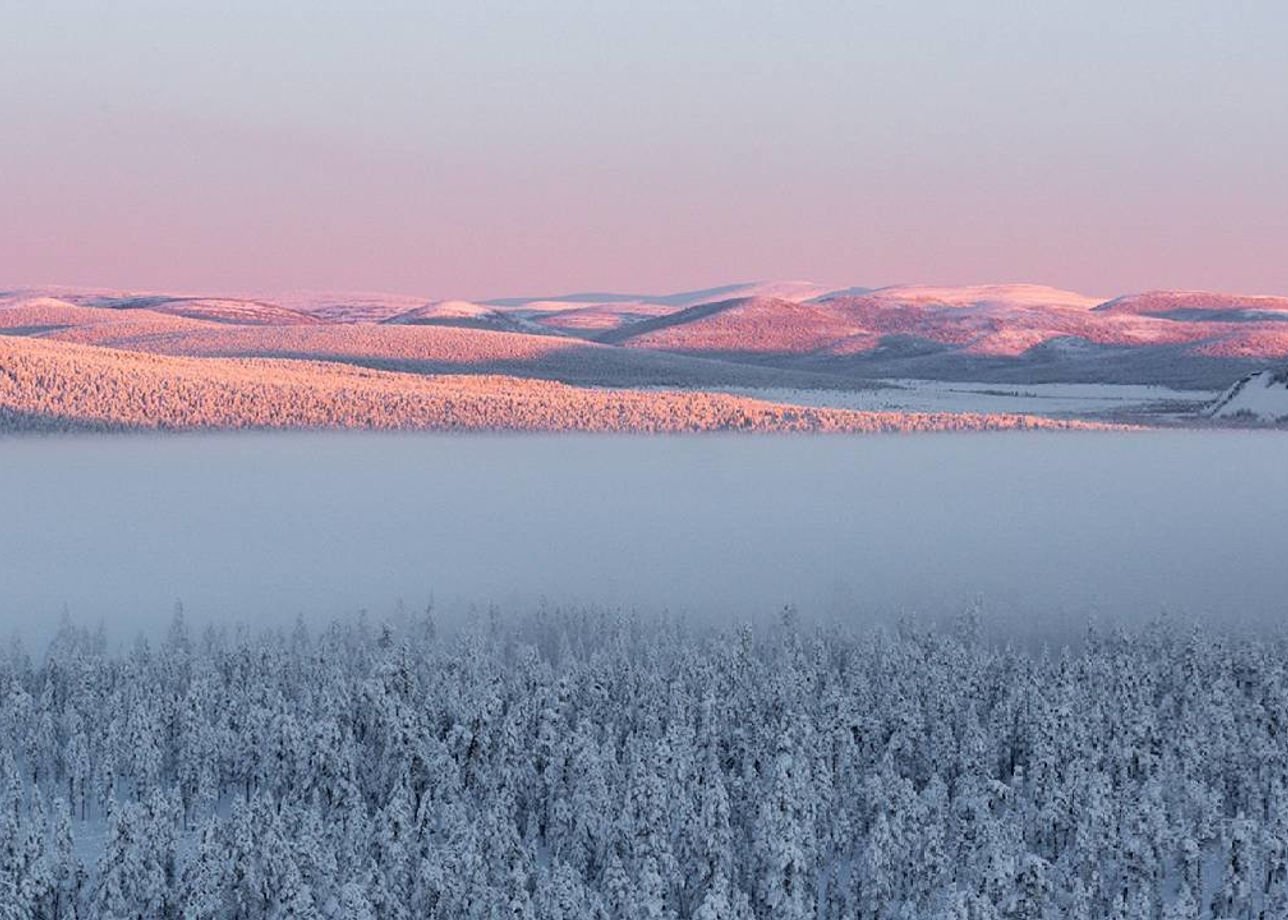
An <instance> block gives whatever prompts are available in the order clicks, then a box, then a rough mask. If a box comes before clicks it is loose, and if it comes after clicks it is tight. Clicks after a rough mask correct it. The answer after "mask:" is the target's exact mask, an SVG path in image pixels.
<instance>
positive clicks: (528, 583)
mask: <svg viewBox="0 0 1288 920" xmlns="http://www.w3.org/2000/svg"><path fill="white" fill-rule="evenodd" d="M1285 461H1288V438H1285V437H1284V436H1283V435H1282V434H1276V433H1254V432H1229V431H1222V432H1180V431H1170V432H1143V433H1095V434H1093V433H1079V434H1068V433H1065V434H1038V433H1021V434H988V435H960V434H958V435H931V436H888V437H833V436H824V437H770V438H761V437H749V436H729V437H719V436H701V437H660V438H643V437H603V436H590V437H586V436H467V437H460V436H444V435H370V434H326V435H323V434H316V435H315V434H272V435H247V434H239V435H201V436H169V437H155V436H148V437H143V436H123V437H94V438H89V437H87V438H48V439H8V440H0V505H2V506H3V508H4V514H3V524H2V525H0V628H3V629H4V630H5V631H6V632H7V631H11V630H14V629H21V631H22V633H23V634H24V637H27V636H30V637H31V638H33V639H39V638H41V637H43V636H44V635H46V634H47V632H48V630H49V629H50V628H51V627H52V625H53V623H54V622H56V620H57V618H58V616H59V614H60V613H61V611H62V609H63V607H64V605H66V606H67V607H68V608H69V609H70V610H71V612H72V615H73V617H74V618H75V619H76V620H78V621H81V622H96V621H97V620H99V619H103V620H104V621H105V622H106V623H107V625H108V627H109V630H110V631H113V632H117V631H118V630H128V631H129V632H131V633H132V632H133V631H134V630H135V629H137V628H140V627H142V628H151V627H154V626H156V625H158V624H162V623H164V622H166V621H167V620H168V619H169V616H170V611H171V609H172V607H173V605H174V602H175V600H176V599H181V600H182V601H183V603H184V605H185V607H186V609H187V611H188V613H189V616H190V617H191V618H192V619H194V620H195V621H196V622H198V623H200V622H202V621H203V620H206V621H208V620H212V619H216V620H239V621H245V622H251V623H258V622H274V621H288V620H290V619H293V618H294V617H295V615H296V614H297V613H300V612H303V613H305V614H306V615H309V616H313V617H322V618H328V617H331V616H336V615H346V614H350V613H352V612H354V611H356V610H358V609H359V608H368V609H369V610H371V611H372V613H373V614H374V615H379V614H380V613H381V612H382V611H386V610H391V609H392V608H393V607H394V605H395V603H396V602H397V601H398V600H399V599H402V600H403V601H404V602H405V603H406V604H407V605H409V606H412V605H415V606H423V605H424V604H425V603H426V602H427V601H428V600H429V599H430V598H431V597H433V598H434V599H435V601H436V603H437V604H438V605H439V607H440V609H442V608H446V609H448V610H466V609H468V608H469V606H470V605H477V606H479V607H485V606H486V605H487V604H489V603H497V604H500V605H501V606H502V607H515V606H522V605H527V604H531V603H534V602H536V601H537V600H538V599H540V598H543V597H544V598H546V599H548V600H549V601H551V602H554V603H567V602H576V603H588V604H596V605H610V606H620V607H624V608H634V609H638V610H641V611H644V612H655V611H658V610H661V609H668V610H670V611H672V612H673V613H675V614H677V615H682V616H702V617H704V618H709V617H717V618H739V619H742V618H748V619H758V618H761V617H764V616H769V615H772V614H773V613H774V612H775V611H777V610H778V609H779V608H781V607H782V605H784V604H786V603H794V604H796V605H797V607H798V608H799V609H800V610H801V612H802V614H803V615H807V616H819V617H825V618H839V619H843V620H846V621H853V622H858V623H861V622H867V621H873V620H884V619H887V618H890V617H893V616H897V615H901V614H908V613H912V614H920V615H924V616H926V617H929V618H934V617H937V616H940V615H942V614H944V613H953V612H955V611H957V610H960V609H961V607H962V606H963V605H965V604H967V603H969V602H971V601H972V600H973V599H975V598H979V599H980V600H982V602H983V605H984V607H985V609H986V610H987V611H988V613H989V615H990V616H991V617H993V618H994V619H996V620H1000V621H1003V622H1006V623H1009V624H1011V625H1013V626H1015V627H1017V628H1021V627H1023V628H1028V627H1031V626H1033V624H1035V623H1036V624H1056V623H1062V622H1063V623H1076V624H1081V623H1082V622H1084V621H1085V619H1086V617H1087V616H1089V615H1094V616H1096V617H1097V618H1098V619H1100V620H1101V621H1106V620H1114V619H1128V620H1139V619H1142V618H1147V617H1152V616H1155V615H1157V614H1158V613H1159V612H1161V611H1163V610H1167V611H1170V612H1171V613H1173V614H1176V615H1178V616H1183V617H1195V618H1201V619H1204V620H1210V621H1211V620H1215V621H1220V622H1224V623H1240V622H1245V621H1252V622H1275V623H1277V622H1280V621H1282V620H1283V619H1285V613H1288V590H1286V589H1288V575H1286V574H1285V568H1284V547H1286V546H1288V463H1286V462H1285Z"/></svg>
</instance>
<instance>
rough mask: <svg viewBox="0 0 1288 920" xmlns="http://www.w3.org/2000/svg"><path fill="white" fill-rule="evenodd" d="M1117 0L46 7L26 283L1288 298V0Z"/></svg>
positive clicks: (6, 68)
mask: <svg viewBox="0 0 1288 920" xmlns="http://www.w3.org/2000/svg"><path fill="white" fill-rule="evenodd" d="M1119 6H1121V5H1120V4H1118V5H1115V4H1110V3H1107V2H1106V3H1092V4H1090V5H1085V6H1083V7H1080V8H1079V11H1078V12H1069V11H1066V12H1064V13H1063V14H1057V13H1055V12H1053V11H1047V12H1042V11H1017V10H1015V9H1013V8H1011V6H1010V5H1009V4H1001V3H987V2H981V3H979V4H972V7H973V9H972V10H971V11H970V13H969V14H966V13H963V12H962V11H960V9H959V6H958V5H953V4H947V3H945V4H942V5H938V4H929V5H926V6H925V7H924V8H923V9H920V10H919V11H915V12H913V11H899V10H896V9H882V10H874V9H868V10H863V11H860V10H849V9H846V10H842V9H841V8H839V7H832V6H826V7H823V6H819V7H817V8H814V7H813V5H811V4H804V5H802V6H800V7H797V8H794V9H791V10H789V9H787V8H786V7H785V6H780V5H774V4H768V3H765V4H761V3H749V4H747V5H746V6H745V7H739V8H738V9H736V10H735V9H734V8H732V7H724V6H722V5H719V4H716V5H712V6H711V8H710V9H708V10H706V11H705V12H691V13H688V14H685V13H681V12H679V11H678V8H677V9H660V10H654V11H647V12H646V11H639V10H632V9H631V8H630V7H627V6H624V5H623V6H621V7H620V8H614V7H613V5H612V4H608V5H603V4H600V5H589V4H582V3H578V2H573V0H560V2H552V3H550V4H549V5H547V6H545V7H544V8H543V9H542V10H541V11H540V12H539V13H538V12H536V11H532V10H527V11H515V10H511V11H509V12H508V14H507V15H506V16H504V17H501V16H499V15H497V14H495V13H492V14H489V13H488V12H487V11H486V10H483V11H470V10H458V11H454V12H445V11H423V10H422V11H413V10H412V9H411V8H407V9H403V8H399V7H396V6H377V7H372V8H370V9H368V8H365V7H362V6H360V5H356V4H354V5H351V6H349V7H344V6H340V7H330V8H327V9H326V10H321V11H319V10H316V9H314V8H313V7H312V6H306V5H299V6H296V5H293V4H290V3H284V4H282V5H280V7H274V10H275V11H273V12H262V11H260V10H259V9H258V8H257V7H256V6H254V5H250V4H246V5H240V4H231V5H229V6H227V7H225V8H221V9H220V10H218V11H216V10H213V9H212V10H202V11H194V10H187V11H180V10H174V9H171V8H169V7H167V6H165V5H160V4H156V5H154V4H148V3H133V4H131V3H125V4H118V5H113V6H112V7H110V8H108V9H102V8H100V7H102V5H101V4H98V5H95V4H84V5H83V6H78V5H76V4H71V5H62V6H60V7H59V8H58V9H57V10H52V11H51V10H46V9H43V8H38V7H36V6H35V5H32V6H30V7H29V8H24V9H22V10H21V11H19V12H18V13H16V14H14V23H13V25H14V26H15V28H12V29H8V30H6V33H5V36H4V37H0V79H3V80H4V81H5V83H6V85H8V86H11V87H13V86H17V87H19V91H18V92H17V93H10V94H5V96H4V97H0V118H2V119H3V122H2V123H3V124H4V125H5V126H6V139H5V143H4V144H3V145H0V195H2V196H3V197H2V198H0V285H20V284H40V283H59V284H73V285H109V286H119V287H129V288H136V289H140V288H170V289H184V290H249V289H263V290H280V289H291V288H332V289H334V288H347V289H362V290H386V291H395V292H405V293H413V294H423V295H426V296H461V297H484V296H501V295H507V294H524V293H558V292H564V291H569V290H586V289H615V290H637V291H649V292H651V291H663V290H675V289H682V288H689V287H700V286H704V285H709V284H715V283H721V282H729V281H735V280H752V279H761V278H802V279H811V280H817V281H820V282H824V283H831V284H838V285H839V284H866V285H879V284H888V283H896V282H930V283H972V282H985V281H1020V280H1023V281H1037V282H1044V283H1050V284H1054V285H1058V286H1063V287H1069V288H1073V289H1077V290H1081V291H1085V292H1087V293H1091V294H1106V295H1108V294H1113V293H1118V292H1123V291H1130V290H1141V289H1147V288H1155V287H1185V288H1189V287H1196V288H1216V289H1232V290H1240V291H1248V292H1267V293H1273V292H1288V258H1285V254H1286V253H1288V106H1285V105H1283V104H1282V87H1283V86H1285V85H1288V56H1286V55H1284V54H1283V53H1282V50H1281V49H1280V48H1279V47H1278V39H1277V38H1275V36H1281V35H1283V34H1284V32H1285V29H1286V28H1288V14H1286V13H1285V12H1283V7H1282V5H1281V4H1270V3H1245V4H1236V5H1234V6H1232V7H1222V8H1219V9H1218V8H1216V7H1214V6H1213V5H1210V4H1207V5H1202V4H1197V3H1193V4H1191V3H1188V2H1167V3H1164V2H1163V0H1149V2H1144V3H1141V4H1139V5H1135V6H1133V9H1132V10H1120V9H1118V7H1119ZM1070 9H1071V10H1072V9H1073V8H1070Z"/></svg>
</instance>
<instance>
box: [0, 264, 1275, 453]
mask: <svg viewBox="0 0 1288 920" xmlns="http://www.w3.org/2000/svg"><path fill="white" fill-rule="evenodd" d="M0 343H2V344H3V346H4V351H3V357H4V361H5V363H4V364H0V373H2V374H3V376H0V380H3V381H4V382H5V387H4V389H3V391H2V392H3V400H4V401H3V403H0V405H2V406H3V408H4V410H5V412H6V413H7V414H6V418H7V420H8V424H9V425H10V426H11V427H13V426H19V425H21V426H28V427H60V426H65V427H76V426H77V425H81V424H93V425H121V426H126V427H131V426H137V425H143V426H162V427H201V426H214V427H237V426H244V425H269V426H277V425H281V426H290V427H313V426H334V425H340V426H346V425H352V426H358V427H368V426H380V427H411V428H435V427H479V428H483V427H486V428H515V429H530V428H540V429H543V430H554V429H563V428H568V429H585V430H628V431H637V430H639V431H643V430H647V431H653V430H710V429H724V428H729V429H752V430H783V429H790V430H872V429H881V430H885V429H889V428H907V429H918V430H920V429H924V428H928V427H930V428H945V427H955V428H956V427H971V428H978V427H1010V426H1013V425H1015V424H1029V422H1027V421H1021V419H1022V418H1023V417H1027V416H1031V415H1037V416H1045V417H1046V418H1047V420H1048V421H1052V420H1054V421H1056V422H1061V423H1064V422H1069V421H1077V420H1081V421H1086V422H1094V423H1104V422H1123V421H1129V422H1133V423H1138V422H1142V421H1145V422H1148V421H1151V420H1155V421H1157V420H1161V419H1162V418H1163V417H1162V416H1159V415H1157V414H1152V415H1151V412H1152V408H1151V409H1149V411H1146V412H1144V413H1143V416H1142V412H1141V411H1138V410H1141V409H1142V407H1146V408H1149V406H1152V407H1154V408H1156V407H1157V406H1162V405H1164V404H1167V405H1168V406H1170V408H1169V409H1168V412H1169V413H1170V416H1169V420H1170V421H1176V420H1177V418H1178V416H1177V413H1178V412H1180V414H1181V415H1182V416H1183V415H1184V414H1185V412H1188V411H1190V410H1189V408H1186V407H1192V406H1200V405H1202V404H1205V403H1206V402H1209V401H1211V399H1212V398H1214V396H1215V393H1216V392H1217V391H1220V390H1223V389H1225V388H1227V387H1229V386H1231V385H1232V384H1233V383H1234V381H1236V380H1239V379H1240V378H1243V377H1245V376H1247V375H1248V374H1252V373H1255V372H1257V371H1260V370H1261V369H1263V368H1265V367H1267V366H1272V365H1273V364H1274V363H1275V362H1282V361H1284V360H1288V297H1273V296H1265V295H1248V296H1245V295H1236V294H1213V293H1202V292H1193V291H1180V292H1176V291H1155V292H1149V293H1144V294H1131V295H1124V296H1120V297H1116V298H1113V299H1108V300H1105V299H1102V298H1099V297H1089V296H1085V295H1082V294H1078V293H1074V292H1070V291H1062V290H1058V289H1055V288H1050V287H1044V286H1041V285H1032V284H1000V285H980V286H967V287H943V286H938V287H932V286H920V285H902V286H896V287H886V288H879V289H868V288H863V287H845V288H829V287H827V286H824V285H816V284H811V283H808V282H784V283H753V284H734V285H725V286H722V287H717V288H710V289H707V290H704V291H688V292H681V293H678V294H661V295H640V294H613V293H604V292H598V293H588V294H568V295H560V296H558V297H548V296H545V297H533V298H525V297H513V298H499V299H494V300H488V301H470V300H452V299H430V298H425V299H421V298H414V297H406V296H404V295H382V294H373V293H365V294H353V295H346V294H344V293H335V292H331V293H325V294H301V293H295V294H290V295H284V296H282V297H275V296H270V295H265V294H257V295H255V296H251V297H233V296H226V295H221V294H207V293H166V292H145V293H135V292H129V291H115V290H86V289H75V288H47V289H32V290H20V291H11V292H8V293H5V294H3V295H0ZM145 359H146V360H145ZM34 367H39V368H40V373H41V374H44V373H48V374H51V375H53V377H50V378H48V380H46V378H43V377H41V376H39V374H35V373H34V372H30V373H29V372H26V371H24V372H23V373H19V370H20V369H22V368H25V369H27V371H30V369H31V368H34ZM127 371H128V372H127ZM78 375H79V378H78ZM131 375H133V376H134V384H137V386H136V385H133V384H129V380H130V378H131ZM167 377H169V378H171V382H170V383H166V382H165V381H166V379H167ZM54 379H57V380H58V381H60V383H59V385H58V386H57V387H55V386H53V385H52V384H51V383H49V380H54ZM78 379H79V380H80V382H79V383H77V382H76V381H77V380H78ZM145 380H146V381H150V383H149V384H148V385H149V386H153V385H154V386H155V388H156V392H155V393H151V394H150V395H149V393H148V392H147V391H146V389H143V390H141V389H139V387H140V386H143V381H145ZM180 380H182V381H184V383H183V384H182V386H181V385H180V384H179V381H180ZM91 381H93V383H92V384H91ZM107 381H111V383H110V386H109V384H108V383H107ZM914 381H941V382H944V383H945V384H946V383H948V382H952V381H958V382H961V383H963V384H967V383H969V384H989V385H995V386H997V385H1005V387H1007V388H1011V389H999V390H997V391H996V393H999V394H1001V393H1008V392H1009V393H1012V394H1013V395H1014V397H1015V400H1013V401H1012V402H1011V403H1010V404H1009V406H1011V407H1014V411H1007V412H1000V413H998V412H993V410H995V409H996V408H997V407H996V406H995V405H993V404H991V403H990V404H989V405H988V408H987V409H986V410H982V411H970V410H965V411H963V410H962V408H961V402H962V399H963V398H964V397H963V396H962V393H963V392H965V391H962V390H960V387H959V389H958V391H957V392H956V393H955V394H953V395H948V394H945V395H944V399H943V400H942V402H943V403H944V404H945V405H952V406H953V407H954V408H953V410H952V411H951V412H949V413H948V414H949V415H952V414H953V413H954V412H955V413H956V414H955V415H953V418H951V419H949V418H947V417H940V414H939V413H937V411H936V410H935V408H934V407H935V406H937V405H938V404H939V403H936V402H935V401H934V400H933V399H930V400H929V401H928V402H925V401H923V402H925V404H926V405H927V406H928V409H927V411H925V412H923V413H920V417H918V418H913V417H912V415H913V413H911V412H908V411H904V412H903V414H904V416H906V417H905V418H904V419H903V420H902V421H898V420H895V419H893V418H891V417H882V418H876V417H875V416H873V417H866V418H865V417H861V415H862V412H863V411H877V410H875V409H872V410H869V407H870V406H871V404H872V402H873V400H872V399H871V398H868V397H864V398H862V399H857V400H856V394H861V393H869V394H871V393H872V392H874V391H880V392H891V393H894V392H895V391H903V392H907V390H908V388H909V387H910V386H911V387H916V386H918V385H917V384H915V383H913V382H914ZM1074 384H1077V385H1081V386H1086V385H1097V386H1104V387H1113V386H1119V387H1120V389H1119V390H1114V391H1112V392H1113V393H1115V394H1119V395H1121V394H1122V393H1124V392H1126V390H1124V389H1121V388H1122V387H1127V388H1129V389H1130V388H1135V389H1132V390H1131V392H1132V394H1133V396H1132V400H1134V402H1132V405H1131V406H1128V405H1126V404H1125V403H1124V402H1123V401H1122V400H1121V399H1118V397H1117V396H1114V395H1108V396H1104V397H1103V398H1101V399H1100V404H1099V405H1097V403H1096V401H1095V399H1094V398H1093V397H1092V396H1090V395H1088V394H1087V393H1086V392H1085V391H1083V392H1082V393H1081V395H1080V396H1078V397H1077V398H1078V399H1082V400H1083V401H1084V403H1085V408H1076V407H1071V406H1070V404H1069V402H1068V399H1069V397H1068V394H1067V393H1066V394H1064V395H1062V396H1061V397H1060V399H1059V400H1051V401H1047V402H1044V401H1043V399H1042V398H1041V397H1040V394H1038V393H1036V392H1031V391H1029V390H1027V389H1024V388H1026V387H1028V388H1031V387H1050V386H1060V385H1074ZM97 386H104V387H108V388H109V389H110V390H111V391H112V392H113V393H115V394H116V395H115V397H114V399H118V400H120V403H119V405H116V406H115V408H114V404H113V402H112V401H111V400H106V399H102V398H99V399H96V400H87V398H85V397H84V396H83V395H82V396H81V397H75V396H74V393H75V392H76V390H77V388H78V387H81V388H82V389H83V388H85V387H91V388H92V387H97ZM1142 387H1144V388H1146V389H1147V390H1148V388H1150V387H1155V388H1158V387H1167V388H1170V390H1158V391H1157V392H1154V391H1150V400H1152V402H1150V400H1146V401H1145V402H1142V401H1141V400H1142V399H1144V397H1143V396H1141V393H1140V388H1142ZM179 392H182V393H183V394H184V396H183V397H182V398H180V397H179V396H177V395H176V394H178V393H179ZM935 392H942V391H935ZM1106 392H1108V391H1106ZM1188 392H1192V393H1193V394H1194V395H1192V396H1186V393H1188ZM979 395H981V396H990V397H992V396H994V394H990V393H986V392H983V391H979ZM900 402H901V400H900V399H892V400H891V404H892V405H897V404H900ZM902 402H906V400H902ZM977 402H978V403H979V404H980V405H981V406H983V405H984V404H985V402H986V400H982V399H980V400H977ZM877 403H878V405H879V404H880V400H877ZM1146 403H1149V406H1146ZM860 404H861V405H863V407H864V408H863V409H862V410H859V409H856V406H857V405H860ZM1191 404H1192V406H1191ZM1057 405H1058V406H1059V408H1055V407H1056V406H1057ZM306 406H307V408H305V407H306ZM147 407H151V409H148V408H147ZM233 407H237V408H235V409H234V408H233ZM1178 407H1179V408H1178ZM882 411H884V410H882ZM990 413H992V415H996V417H991V415H990ZM896 414H897V413H896ZM1032 424H1034V425H1045V424H1047V422H1043V421H1035V422H1033V423H1032Z"/></svg>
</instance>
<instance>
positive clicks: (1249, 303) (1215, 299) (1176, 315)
mask: <svg viewBox="0 0 1288 920" xmlns="http://www.w3.org/2000/svg"><path fill="white" fill-rule="evenodd" d="M1096 312H1097V313H1113V314H1123V313H1130V314H1135V315H1137V316H1158V317H1162V318H1164V319H1172V320H1193V321H1204V320H1206V321H1215V322H1258V321H1266V320H1270V321H1278V322H1288V297H1275V296H1269V295H1261V294H1221V293H1214V292H1211V291H1147V292H1145V293H1143V294H1128V295H1126V296H1124V297H1115V298H1114V299H1113V300H1110V301H1106V302H1105V303H1103V304H1101V305H1100V306H1098V307H1096Z"/></svg>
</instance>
